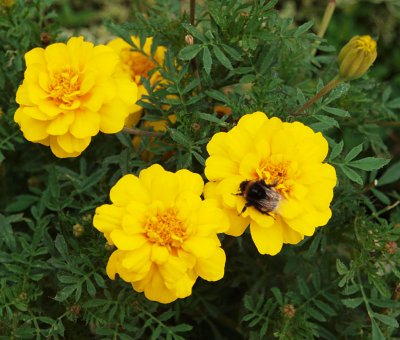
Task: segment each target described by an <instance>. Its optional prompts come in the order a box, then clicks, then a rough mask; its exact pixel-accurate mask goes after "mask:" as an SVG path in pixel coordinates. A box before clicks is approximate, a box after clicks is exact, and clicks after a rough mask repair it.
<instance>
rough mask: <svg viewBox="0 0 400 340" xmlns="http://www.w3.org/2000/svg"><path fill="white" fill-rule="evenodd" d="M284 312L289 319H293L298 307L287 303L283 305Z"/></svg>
mask: <svg viewBox="0 0 400 340" xmlns="http://www.w3.org/2000/svg"><path fill="white" fill-rule="evenodd" d="M282 313H283V315H284V316H286V317H287V318H289V319H292V318H293V317H294V316H295V314H296V308H294V306H293V305H285V306H283V309H282Z"/></svg>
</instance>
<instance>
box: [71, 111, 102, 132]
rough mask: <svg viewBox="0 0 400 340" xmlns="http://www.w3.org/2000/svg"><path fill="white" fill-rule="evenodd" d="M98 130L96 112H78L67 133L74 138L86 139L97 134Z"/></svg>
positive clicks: (98, 122)
mask: <svg viewBox="0 0 400 340" xmlns="http://www.w3.org/2000/svg"><path fill="white" fill-rule="evenodd" d="M99 128H100V117H99V114H98V113H96V112H91V111H88V110H79V112H76V114H75V119H74V121H73V123H72V124H71V126H70V127H69V131H70V132H71V134H72V135H73V136H74V137H76V138H87V137H91V136H95V135H97V134H98V132H99Z"/></svg>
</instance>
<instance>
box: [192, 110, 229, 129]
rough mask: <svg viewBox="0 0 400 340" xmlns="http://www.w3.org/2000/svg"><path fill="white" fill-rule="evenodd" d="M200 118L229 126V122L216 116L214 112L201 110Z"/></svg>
mask: <svg viewBox="0 0 400 340" xmlns="http://www.w3.org/2000/svg"><path fill="white" fill-rule="evenodd" d="M199 118H200V119H202V120H206V121H209V122H212V123H216V124H218V125H220V126H227V125H228V124H227V123H225V122H224V121H223V120H221V119H220V118H218V117H217V116H214V115H212V114H209V113H205V112H200V113H199Z"/></svg>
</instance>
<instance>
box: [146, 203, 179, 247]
mask: <svg viewBox="0 0 400 340" xmlns="http://www.w3.org/2000/svg"><path fill="white" fill-rule="evenodd" d="M144 229H145V231H146V236H147V238H148V239H149V241H150V242H153V243H157V244H159V245H160V246H166V247H174V248H178V247H180V246H181V245H182V243H183V241H184V239H185V236H186V228H185V225H184V223H183V222H182V221H181V220H180V219H179V218H178V216H177V213H176V210H175V209H173V208H167V209H164V210H163V211H159V212H157V214H156V215H155V216H154V215H153V216H150V217H148V219H147V221H146V224H145V226H144Z"/></svg>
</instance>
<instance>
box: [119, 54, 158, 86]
mask: <svg viewBox="0 0 400 340" xmlns="http://www.w3.org/2000/svg"><path fill="white" fill-rule="evenodd" d="M121 58H122V64H123V68H124V71H126V72H128V73H129V74H130V75H131V77H132V79H133V80H134V81H135V82H136V83H137V84H139V83H140V77H144V78H148V77H149V72H150V71H151V70H153V69H154V68H155V67H156V64H155V63H154V62H152V61H151V60H150V59H149V58H148V57H146V56H145V55H143V54H141V53H140V52H132V51H131V50H130V49H125V50H123V51H122V52H121Z"/></svg>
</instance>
